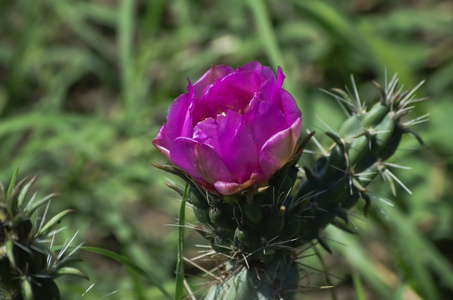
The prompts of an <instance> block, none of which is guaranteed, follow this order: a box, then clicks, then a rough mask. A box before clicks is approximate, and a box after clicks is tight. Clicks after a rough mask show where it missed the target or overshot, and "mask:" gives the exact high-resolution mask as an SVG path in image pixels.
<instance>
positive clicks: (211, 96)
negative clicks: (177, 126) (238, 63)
mask: <svg viewBox="0 0 453 300" xmlns="http://www.w3.org/2000/svg"><path fill="white" fill-rule="evenodd" d="M260 86H261V78H260V77H259V76H258V75H257V73H256V72H233V73H230V74H228V75H227V76H225V77H224V78H222V79H219V80H217V81H216V82H215V83H214V84H213V85H212V86H211V87H210V89H207V90H206V91H205V93H204V94H203V97H202V98H200V99H197V100H196V102H195V107H194V110H193V126H195V124H196V123H198V122H200V121H202V120H204V119H205V118H215V117H216V116H217V115H218V114H220V113H222V112H226V111H227V110H233V111H236V112H239V113H240V114H243V113H244V112H245V111H246V110H247V108H248V105H249V103H250V100H252V98H253V96H254V94H255V93H256V92H258V91H259V88H260Z"/></svg>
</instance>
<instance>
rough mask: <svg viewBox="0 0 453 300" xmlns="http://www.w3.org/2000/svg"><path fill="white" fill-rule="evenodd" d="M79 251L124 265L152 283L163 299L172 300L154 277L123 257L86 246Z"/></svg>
mask: <svg viewBox="0 0 453 300" xmlns="http://www.w3.org/2000/svg"><path fill="white" fill-rule="evenodd" d="M81 249H83V250H85V251H90V252H94V253H98V254H101V255H104V256H106V257H109V258H111V259H113V260H116V261H117V262H119V263H122V264H124V265H126V266H127V267H128V268H130V269H132V270H133V271H135V272H137V273H138V274H140V275H141V276H143V277H145V278H146V279H148V280H149V281H150V282H151V283H153V284H154V285H155V286H156V287H157V288H158V289H159V290H160V291H161V293H162V294H163V295H164V296H165V298H167V299H169V300H171V299H172V297H171V296H170V294H169V293H168V292H167V291H166V290H165V289H164V287H163V286H162V284H161V283H160V282H159V281H158V280H157V278H156V277H154V276H153V275H151V274H150V273H148V272H146V271H145V270H143V269H142V268H140V267H139V266H137V265H136V264H135V263H134V262H133V261H131V260H130V259H129V258H127V257H124V256H122V255H120V254H117V253H114V252H112V251H109V250H105V249H102V248H98V247H87V246H84V247H82V248H81Z"/></svg>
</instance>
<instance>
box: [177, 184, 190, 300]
mask: <svg viewBox="0 0 453 300" xmlns="http://www.w3.org/2000/svg"><path fill="white" fill-rule="evenodd" d="M188 189H189V184H186V188H185V189H184V194H183V196H182V201H181V208H180V210H179V222H178V225H179V226H178V231H179V232H178V253H177V255H178V256H177V262H176V287H175V300H179V299H181V298H182V293H183V291H184V258H183V251H184V229H185V228H184V225H185V219H186V199H187V191H188Z"/></svg>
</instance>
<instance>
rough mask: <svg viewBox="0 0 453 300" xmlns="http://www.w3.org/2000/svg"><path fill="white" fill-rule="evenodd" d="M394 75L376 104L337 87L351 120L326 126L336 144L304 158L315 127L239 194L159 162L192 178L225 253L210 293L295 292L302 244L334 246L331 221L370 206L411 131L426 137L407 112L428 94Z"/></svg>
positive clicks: (203, 219) (273, 295)
mask: <svg viewBox="0 0 453 300" xmlns="http://www.w3.org/2000/svg"><path fill="white" fill-rule="evenodd" d="M397 83H398V79H397V77H393V79H392V80H390V82H389V83H388V84H386V86H385V87H381V86H379V85H377V87H378V88H379V89H380V91H381V94H380V95H381V96H380V99H379V100H378V101H376V102H375V103H372V105H371V107H370V108H367V107H365V104H364V103H363V102H361V101H360V99H359V96H358V93H357V92H356V88H355V86H354V91H355V93H354V94H351V93H348V92H344V91H340V90H334V92H333V93H331V94H332V95H333V96H334V97H335V98H337V100H339V101H340V102H341V104H342V105H343V106H344V108H345V111H346V112H347V115H348V117H347V119H346V120H345V121H344V123H343V124H342V125H341V127H340V128H339V130H338V131H337V132H325V134H326V135H327V136H328V137H329V138H331V139H332V142H333V143H332V145H331V147H330V148H329V149H328V150H326V151H325V153H323V155H321V156H320V157H319V159H317V161H316V162H315V163H314V165H312V166H303V169H300V168H299V167H298V165H297V163H298V161H299V158H300V155H301V154H302V152H303V149H304V147H305V146H306V144H307V143H308V142H309V140H310V138H311V137H312V135H313V134H314V133H310V134H308V135H307V137H306V138H305V139H304V140H303V141H302V142H301V144H300V146H299V149H298V151H297V153H296V154H295V155H294V157H293V158H292V159H291V160H290V161H289V162H288V163H287V164H286V165H285V166H284V167H283V168H282V169H281V170H280V171H278V172H277V173H276V174H275V175H274V176H273V177H272V178H271V179H270V180H269V181H268V182H265V183H262V184H260V185H259V186H254V187H253V188H250V189H248V190H245V191H242V192H240V193H237V194H235V195H232V196H219V195H215V194H212V193H209V192H207V191H206V190H204V189H202V188H200V187H199V186H197V185H196V184H194V183H193V182H192V181H191V180H190V178H188V177H186V175H184V173H183V172H181V171H180V170H179V169H177V168H176V167H169V166H165V167H164V166H158V167H160V168H162V169H165V170H167V171H170V172H172V173H175V174H177V175H179V176H181V177H182V178H184V179H185V180H186V181H187V182H188V183H189V185H190V189H189V190H190V195H189V201H190V203H191V204H192V206H193V210H194V213H195V216H196V217H197V219H198V221H199V222H200V223H202V224H203V226H202V227H200V228H199V232H200V234H202V235H203V237H204V238H206V239H207V240H208V241H209V242H210V244H211V246H212V249H213V250H214V251H215V252H216V253H219V254H221V255H222V256H224V257H225V258H226V259H227V261H228V263H227V265H228V268H227V269H228V270H229V271H228V276H226V278H225V279H224V280H222V281H221V282H218V283H217V284H216V285H214V286H212V287H211V289H210V290H209V291H208V293H207V295H206V298H205V299H291V298H292V297H293V295H294V291H295V290H297V287H298V280H299V277H298V270H297V267H296V263H295V259H296V254H297V253H298V251H300V250H298V249H300V248H301V247H302V246H304V245H310V244H311V242H312V241H313V240H317V241H318V242H319V243H320V244H321V245H322V246H323V247H324V248H325V249H326V250H327V251H330V249H329V246H328V244H327V243H326V242H325V241H324V240H322V238H321V237H320V232H321V231H322V230H323V229H324V228H325V227H326V226H327V225H329V224H333V225H336V226H338V227H340V228H342V229H344V230H348V229H347V223H348V210H349V209H350V208H352V207H353V206H354V205H355V204H356V203H357V201H358V200H359V199H364V200H365V203H366V204H365V212H366V209H368V207H369V205H370V202H371V200H370V197H369V196H368V195H367V190H366V187H367V185H368V184H369V183H370V182H371V181H372V180H373V179H374V178H375V177H376V176H377V175H378V174H381V175H382V176H383V177H384V178H385V179H386V180H388V181H389V182H390V183H392V182H393V180H394V178H395V177H394V175H393V174H392V173H391V172H390V171H389V170H388V168H387V166H388V165H387V163H386V160H388V159H389V158H391V157H392V156H393V155H394V153H395V151H396V150H397V149H398V146H399V144H400V141H401V138H402V136H403V135H404V134H405V133H411V134H413V135H415V136H416V137H417V139H418V140H419V141H421V140H420V138H419V137H418V136H417V135H416V134H415V133H414V132H412V131H411V130H409V129H408V128H407V126H409V125H412V124H415V123H418V122H420V121H422V120H423V117H420V118H417V119H414V120H412V121H408V122H406V123H404V122H403V121H402V118H403V117H404V116H405V115H407V114H408V113H409V112H410V110H411V109H412V108H413V105H414V104H415V103H417V102H420V101H422V100H423V99H415V98H414V91H415V90H416V89H417V87H418V86H417V87H416V88H414V89H412V90H408V91H402V90H401V89H398V87H397Z"/></svg>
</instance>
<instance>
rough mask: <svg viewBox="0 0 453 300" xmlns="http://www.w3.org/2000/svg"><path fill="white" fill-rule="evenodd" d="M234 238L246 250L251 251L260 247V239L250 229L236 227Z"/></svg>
mask: <svg viewBox="0 0 453 300" xmlns="http://www.w3.org/2000/svg"><path fill="white" fill-rule="evenodd" d="M234 236H235V238H236V239H237V240H238V241H239V243H240V244H241V245H243V246H245V247H246V248H248V250H252V251H253V250H255V249H257V248H259V247H260V246H261V239H260V236H259V234H258V233H257V232H254V231H252V230H250V229H246V228H243V227H238V228H237V229H236V232H235V233H234Z"/></svg>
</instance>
